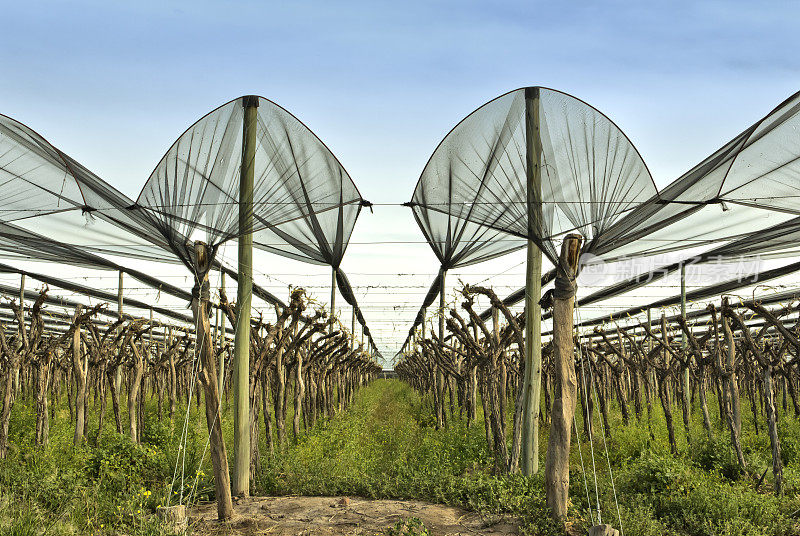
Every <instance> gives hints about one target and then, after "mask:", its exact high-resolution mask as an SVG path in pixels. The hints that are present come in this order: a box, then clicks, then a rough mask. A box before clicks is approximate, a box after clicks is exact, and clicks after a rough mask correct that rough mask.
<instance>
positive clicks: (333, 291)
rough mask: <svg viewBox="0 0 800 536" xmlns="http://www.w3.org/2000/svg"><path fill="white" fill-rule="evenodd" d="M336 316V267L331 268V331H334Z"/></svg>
mask: <svg viewBox="0 0 800 536" xmlns="http://www.w3.org/2000/svg"><path fill="white" fill-rule="evenodd" d="M335 317H336V268H331V318H330V322H331V333H333V331H334V329H333V323H334V318H335Z"/></svg>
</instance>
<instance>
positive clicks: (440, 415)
mask: <svg viewBox="0 0 800 536" xmlns="http://www.w3.org/2000/svg"><path fill="white" fill-rule="evenodd" d="M441 274H442V286H441V288H440V289H439V341H441V343H442V344H444V294H445V286H446V280H445V276H446V275H447V271H446V270H444V269H442V271H441ZM444 382H445V380H444V374H442V371H441V369H440V368H439V367H438V366H437V367H436V399H437V400H438V401H439V403H438V404H437V405H436V424H437V427H441V426H444V425H445V424H446V422H445V411H444V395H445V385H444Z"/></svg>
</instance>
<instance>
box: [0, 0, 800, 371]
mask: <svg viewBox="0 0 800 536" xmlns="http://www.w3.org/2000/svg"><path fill="white" fill-rule="evenodd" d="M650 4H651V3H649V2H617V1H591V2H590V1H577V2H551V1H550V2H532V1H529V2H502V1H501V2H474V1H467V0H462V1H459V2H440V1H432V0H429V1H404V2H382V1H369V2H366V1H365V2H361V1H357V2H345V1H341V2H322V1H295V2H280V3H279V2H263V1H262V2H239V1H219V2H206V1H193V2H169V1H160V2H149V1H139V2H128V3H117V2H108V1H103V2H99V1H97V2H94V1H92V2H35V3H33V2H28V3H24V2H14V3H9V4H8V5H6V6H4V9H3V12H4V18H5V20H6V21H7V23H6V25H4V30H3V32H2V34H0V45H2V46H0V66H1V67H2V71H3V73H2V76H1V77H0V113H3V114H5V115H9V116H11V117H13V118H15V119H17V120H19V121H21V122H23V123H25V124H27V125H28V126H30V127H31V128H33V129H35V130H36V131H38V132H39V133H40V134H42V135H43V136H45V137H46V138H47V139H48V140H49V141H50V142H51V143H53V144H54V145H55V146H56V147H58V148H59V149H61V150H62V151H64V152H66V153H67V154H69V155H70V156H72V157H73V158H75V159H77V160H78V161H79V162H81V163H82V164H84V165H85V166H87V167H88V168H89V169H91V170H92V171H94V172H95V173H97V174H98V175H99V176H101V177H102V178H103V179H104V180H106V181H107V182H109V183H110V184H112V185H114V186H115V187H117V188H119V189H120V190H122V191H123V192H125V193H126V194H128V195H129V196H131V197H135V196H136V195H137V194H138V192H139V190H140V188H141V187H142V186H143V185H144V183H145V181H146V179H147V177H148V176H149V175H150V173H151V172H152V170H153V168H154V167H155V165H156V164H157V162H158V161H159V159H160V158H161V156H162V155H163V154H164V153H165V152H166V150H167V149H168V148H169V146H170V145H171V144H172V142H173V141H174V140H175V139H176V138H177V137H178V136H179V135H180V134H181V133H182V132H183V131H184V130H185V129H186V128H187V127H189V126H190V125H191V124H192V123H193V122H194V121H196V120H197V119H198V118H200V117H201V116H202V115H204V114H205V113H207V112H208V111H210V110H212V109H213V108H215V107H217V106H219V105H220V104H222V103H224V102H227V101H228V100H230V99H232V98H234V97H237V96H239V95H245V94H258V95H262V96H265V97H267V98H269V99H271V100H273V101H275V102H277V103H278V104H280V105H281V106H283V107H284V108H286V109H288V110H289V111H291V112H292V113H293V114H294V115H296V116H297V117H298V118H299V119H300V120H302V121H303V122H304V123H305V124H306V125H308V126H309V128H311V129H312V130H313V131H314V132H315V133H316V134H317V135H318V136H319V137H320V138H321V139H322V140H323V141H324V142H325V143H326V144H327V145H328V147H329V148H330V149H331V150H332V152H333V153H334V154H335V155H336V156H337V157H338V158H339V159H340V161H341V162H342V164H343V165H344V166H345V168H346V169H347V170H348V172H349V173H350V175H351V176H352V178H353V179H354V181H355V183H356V184H357V186H358V187H359V189H360V191H361V193H362V195H363V196H364V197H365V198H366V199H368V200H370V201H372V202H373V203H376V204H399V203H402V202H404V201H408V200H409V199H410V198H411V194H412V192H413V189H414V185H415V183H416V181H417V179H418V177H419V175H420V173H421V171H422V168H423V167H424V165H425V163H426V161H427V159H428V158H429V156H430V154H431V153H432V151H433V150H434V149H435V147H436V145H437V144H438V143H439V141H440V140H441V139H442V137H444V136H445V134H447V132H448V131H449V130H450V129H451V128H452V127H453V126H454V125H455V124H456V123H457V122H458V121H459V120H461V119H462V118H463V117H465V116H466V115H468V114H469V113H470V112H471V111H473V110H474V109H475V108H477V107H479V106H480V105H481V104H483V103H485V102H486V101H488V100H490V99H492V98H494V97H496V96H498V95H500V94H502V93H505V92H507V91H509V90H511V89H514V88H518V87H522V86H528V85H542V86H547V87H552V88H556V89H559V90H562V91H566V92H568V93H571V94H573V95H575V96H577V97H579V98H581V99H583V100H585V101H587V102H589V103H590V104H592V105H593V106H595V107H597V108H598V109H599V110H601V111H602V112H603V113H605V114H606V115H608V116H609V117H611V118H612V119H613V120H614V121H615V122H616V123H617V124H618V125H619V126H620V128H621V129H622V130H623V131H624V132H625V133H626V134H627V135H628V137H629V138H630V139H631V140H632V142H633V143H634V145H635V146H636V147H637V148H638V149H639V151H640V153H641V154H642V156H643V158H644V160H645V162H646V163H647V165H648V167H649V168H650V171H651V172H652V174H653V176H654V178H655V180H656V183H657V184H658V185H659V186H663V185H664V184H667V183H668V182H670V181H671V180H673V179H674V178H676V177H677V176H679V175H680V174H681V173H683V172H684V171H686V170H687V169H689V168H690V167H692V166H693V165H694V164H695V163H697V162H698V161H700V160H701V159H702V158H704V157H705V156H707V155H708V154H710V153H711V152H713V151H714V150H715V149H716V148H718V147H719V146H721V145H722V144H723V143H724V142H726V141H727V140H729V139H730V138H732V137H733V136H734V135H736V134H738V133H739V132H740V131H742V130H743V129H744V128H745V127H747V126H749V125H750V124H752V123H753V122H754V121H756V120H758V119H759V118H760V117H762V116H763V115H764V114H766V113H767V112H768V111H769V110H770V109H772V108H773V107H774V106H775V105H777V104H778V103H779V102H781V101H782V100H784V99H785V98H786V97H788V96H789V95H791V94H792V93H794V92H795V91H797V90H798V89H800V87H799V86H800V56H798V54H797V48H798V38H797V32H796V21H797V20H798V16H799V15H800V3H798V2H738V1H725V2H668V3H660V4H658V5H650ZM0 195H2V194H0ZM522 260H523V259H522V258H521V257H520V256H519V255H517V256H515V255H511V256H509V257H507V258H503V259H498V260H496V261H490V262H488V263H485V264H483V265H480V266H477V267H473V268H470V269H468V270H464V271H462V272H458V273H454V274H452V275H451V276H450V277H449V285H448V296H450V297H452V296H453V289H454V287H455V286H456V285H457V284H458V281H459V279H460V278H463V279H464V280H465V281H467V280H468V281H471V282H478V281H481V280H485V279H487V280H489V281H490V282H491V283H492V284H495V285H496V286H497V289H498V292H500V293H504V292H506V291H510V290H513V289H514V288H517V287H519V286H521V285H522V284H524V263H523V262H522ZM343 268H344V270H345V271H346V272H347V273H348V275H349V276H350V279H351V282H352V283H353V285H354V287H355V290H356V294H357V296H358V298H359V301H360V303H361V304H362V306H363V309H364V312H365V316H366V318H367V321H368V323H369V324H370V326H371V328H372V330H373V333H374V335H375V338H376V341H377V342H378V346H379V349H380V350H381V351H382V352H383V353H385V354H387V355H389V354H393V353H394V352H395V351H397V349H399V345H400V344H401V343H402V341H403V340H404V338H405V335H406V334H407V331H408V327H409V326H410V322H411V320H412V319H413V317H414V315H415V314H416V309H417V308H418V306H419V303H420V302H421V300H422V297H423V295H424V293H425V291H426V290H427V287H428V285H429V284H430V281H431V280H432V279H433V277H434V275H435V273H436V271H437V269H438V263H437V262H436V259H435V257H434V256H433V254H432V253H431V251H430V248H429V247H428V246H427V245H426V244H425V243H424V240H423V238H422V235H421V233H420V231H419V229H418V228H417V226H416V224H415V222H414V220H413V218H412V217H411V213H410V211H409V209H407V208H403V207H399V206H380V205H379V206H376V207H375V208H374V210H373V212H372V213H370V212H369V211H364V212H363V213H362V215H361V217H360V219H359V222H358V223H357V225H356V229H355V232H354V234H353V237H352V240H351V245H350V247H349V249H348V252H347V255H346V257H345V261H344V263H343ZM166 270H167V269H166V268H165V272H164V274H163V275H164V276H165V277H167V276H168V275H169V274H168V273H167V271H166ZM258 271H259V272H260V275H258V274H257V277H256V279H257V281H259V277H261V278H262V279H261V280H260V282H262V283H263V284H264V286H267V287H268V288H270V289H271V290H275V291H276V293H280V292H283V295H284V296H285V295H286V294H287V293H288V285H289V284H295V285H304V286H307V287H308V288H309V289H311V291H312V292H314V293H315V295H316V297H317V298H318V299H319V300H320V301H321V302H327V301H328V299H329V298H328V297H327V292H326V290H325V289H326V286H327V285H329V273H328V272H326V271H325V269H324V268H319V267H309V266H306V265H301V264H299V263H295V262H291V261H285V260H282V259H280V258H276V257H271V258H265V260H264V261H263V264H262V265H261V266H260V268H259V270H258ZM498 274H499V275H498ZM492 276H495V277H492ZM76 277H77V276H76ZM174 277H177V276H174ZM183 277H185V276H183ZM340 302H341V300H340ZM342 314H343V315H344V314H345V313H344V312H343V313H342Z"/></svg>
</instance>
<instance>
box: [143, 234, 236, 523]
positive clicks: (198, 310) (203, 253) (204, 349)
mask: <svg viewBox="0 0 800 536" xmlns="http://www.w3.org/2000/svg"><path fill="white" fill-rule="evenodd" d="M210 261H211V259H210V258H209V251H208V246H207V245H206V244H204V243H202V242H195V270H196V273H198V274H204V276H203V277H202V278H201V279H200V281H197V282H196V284H197V285H198V287H199V289H198V296H197V297H196V298H195V299H193V300H192V313H193V314H194V319H195V322H196V325H197V329H196V331H195V344H196V345H197V351H198V352H199V354H200V362H201V364H202V369H201V371H200V374H199V376H200V383H202V384H203V391H204V393H205V397H204V398H205V409H206V424H207V425H208V438H209V439H208V444H209V450H210V453H211V465H212V466H213V468H214V494H215V495H216V496H217V517H218V518H219V519H220V520H225V519H230V518H231V516H232V515H233V500H232V498H231V482H230V473H229V472H228V454H227V451H226V449H225V439H224V438H223V436H222V415H221V411H220V406H221V404H220V396H219V391H218V390H217V375H216V372H217V371H216V370H215V369H216V364H215V360H214V344H213V342H212V340H211V325H210V324H209V321H208V294H209V284H208V264H209V263H210ZM239 281H241V277H240V278H239ZM247 324H248V325H249V324H250V322H249V320H248V321H247ZM132 346H133V345H132ZM134 351H135V348H134ZM248 388H249V387H248ZM247 394H248V393H247V391H245V396H246V395H247ZM245 424H247V425H248V431H249V423H248V422H247V420H245ZM248 435H249V434H248ZM234 438H235V439H236V437H235V436H234ZM246 446H247V447H248V452H249V448H250V445H249V443H248V444H247V445H246ZM247 470H248V476H249V467H247Z"/></svg>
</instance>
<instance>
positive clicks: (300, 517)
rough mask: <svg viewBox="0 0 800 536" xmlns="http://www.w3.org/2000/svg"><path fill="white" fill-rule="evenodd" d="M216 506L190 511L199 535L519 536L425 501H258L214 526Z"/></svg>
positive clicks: (511, 526)
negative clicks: (402, 526)
mask: <svg viewBox="0 0 800 536" xmlns="http://www.w3.org/2000/svg"><path fill="white" fill-rule="evenodd" d="M216 517H217V511H216V505H215V504H214V503H210V504H204V505H200V506H197V507H195V508H193V509H192V510H190V512H189V519H190V521H191V523H192V526H193V532H192V533H193V534H195V535H222V534H225V535H242V536H249V535H256V534H271V535H280V536H283V535H285V536H289V535H306V534H308V535H311V534H313V535H315V536H316V535H319V536H339V535H370V536H372V535H375V534H384V533H386V532H387V530H390V529H391V528H392V527H394V526H396V524H397V523H398V522H403V521H406V520H409V519H413V518H416V519H419V520H420V521H422V523H423V524H424V526H425V527H426V528H427V529H428V533H429V534H431V535H436V536H457V535H458V536H460V535H465V536H466V535H484V534H486V535H497V536H502V535H510V534H517V528H516V523H515V520H514V519H513V518H510V517H506V516H488V517H482V516H480V515H479V514H476V513H474V512H468V511H466V510H463V509H460V508H453V507H450V506H443V505H440V504H432V503H427V502H422V501H393V500H369V499H362V498H351V497H254V498H250V499H245V500H242V501H239V502H238V503H237V504H236V505H235V506H234V519H233V520H232V521H231V522H229V523H218V522H217V521H216Z"/></svg>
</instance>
